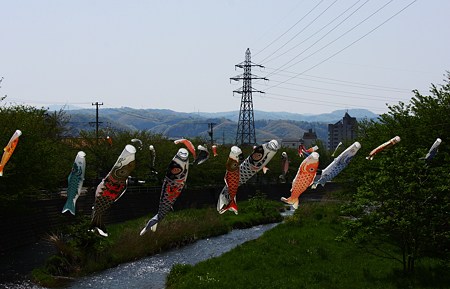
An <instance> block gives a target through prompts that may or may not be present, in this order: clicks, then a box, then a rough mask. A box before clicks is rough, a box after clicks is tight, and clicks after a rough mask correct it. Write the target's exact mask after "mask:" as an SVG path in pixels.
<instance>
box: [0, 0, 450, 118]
mask: <svg viewBox="0 0 450 289" xmlns="http://www.w3.org/2000/svg"><path fill="white" fill-rule="evenodd" d="M448 11H450V1H448V0H428V1H425V0H416V1H414V0H245V1H238V0H223V1H210V0H191V1H187V0H177V1H175V0H131V1H116V0H76V1H75V0H65V1H60V0H40V1H32V0H28V1H27V0H14V1H12V0H9V1H7V0H4V1H1V2H0V29H1V31H0V43H1V44H0V79H2V78H3V79H2V81H1V83H0V96H1V97H3V96H5V95H6V96H7V97H6V98H5V99H4V100H3V101H1V102H0V105H11V104H13V105H17V104H25V105H32V106H37V107H49V106H53V105H65V108H67V109H72V108H92V109H95V106H93V103H94V102H100V103H103V105H102V106H100V109H102V108H120V107H132V108H143V109H146V108H157V109H171V110H174V111H179V112H224V111H239V108H240V103H241V94H239V93H233V91H240V90H241V88H242V85H243V83H242V81H233V80H231V79H230V78H232V77H239V76H242V73H243V70H242V69H241V68H239V67H235V65H236V64H243V62H244V60H245V53H246V50H247V48H248V49H249V50H250V52H251V61H252V64H254V65H256V66H252V74H253V75H254V76H255V77H259V78H261V79H253V80H252V87H253V89H254V90H255V91H262V92H264V93H257V92H254V93H252V98H253V108H254V109H255V110H263V111H278V112H280V111H286V112H293V113H301V114H319V113H327V112H332V111H334V110H339V109H354V108H364V109H368V110H370V111H372V112H374V113H384V112H387V111H388V108H387V104H391V105H392V104H398V102H399V101H402V102H406V103H407V102H409V101H410V99H411V97H413V96H414V94H413V92H412V90H414V89H417V90H418V91H419V92H420V93H421V94H424V95H428V94H429V89H430V86H431V85H432V84H435V85H440V84H443V83H444V79H445V75H446V72H447V71H448V70H450V65H449V60H450V54H449V51H450V37H448V29H449V27H450V17H448ZM258 65H261V66H263V67H260V66H258ZM263 78H265V79H266V80H265V79H263Z"/></svg>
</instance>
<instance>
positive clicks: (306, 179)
mask: <svg viewBox="0 0 450 289" xmlns="http://www.w3.org/2000/svg"><path fill="white" fill-rule="evenodd" d="M318 167H319V154H318V153H316V152H313V153H311V154H310V155H309V156H308V157H307V158H305V159H304V160H303V162H302V163H301V164H300V167H299V169H298V171H297V175H296V176H295V178H294V180H293V181H292V188H291V196H290V197H289V198H287V199H286V198H284V197H282V198H281V201H283V202H285V203H286V204H289V205H292V207H294V209H297V208H298V198H299V197H300V195H301V194H302V193H303V192H304V191H306V189H307V188H308V187H309V186H310V185H311V184H312V183H313V181H314V178H315V177H316V173H317V168H318Z"/></svg>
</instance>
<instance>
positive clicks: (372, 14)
mask: <svg viewBox="0 0 450 289" xmlns="http://www.w3.org/2000/svg"><path fill="white" fill-rule="evenodd" d="M367 1H368V0H367ZM367 1H366V2H365V3H363V4H362V5H361V6H360V7H362V6H363V5H365V4H366V3H367ZM393 1H394V0H390V1H388V2H387V3H385V4H384V5H383V6H381V7H380V8H378V9H377V10H376V11H374V12H373V13H371V14H370V15H369V16H367V17H366V18H364V19H363V20H362V21H360V22H359V23H357V24H356V25H354V26H353V27H352V28H350V29H349V30H347V31H345V32H344V33H343V34H341V35H339V36H338V37H337V38H335V39H334V40H333V41H331V42H328V43H327V44H326V45H325V46H322V47H321V48H319V49H318V50H316V51H314V52H313V53H311V54H309V55H307V56H305V57H304V58H302V59H300V60H299V61H297V62H295V63H294V64H291V65H290V66H288V67H287V69H289V68H291V67H292V66H295V65H297V64H299V63H300V62H302V61H304V60H306V59H308V58H310V57H311V56H313V55H315V54H317V53H319V52H320V51H322V50H324V49H325V48H327V47H328V46H330V45H331V44H333V43H335V42H336V41H338V40H339V39H341V38H342V37H344V36H345V35H347V34H348V33H350V32H351V31H353V30H354V29H355V28H357V27H358V26H360V25H361V24H363V23H364V22H366V21H367V20H369V19H370V18H372V17H373V16H374V15H375V14H377V13H378V12H380V11H381V10H382V9H384V8H385V7H386V6H387V5H389V4H390V3H392V2H393ZM360 7H359V8H360ZM358 10H359V9H357V10H355V11H354V12H353V13H351V14H350V15H349V16H347V17H346V18H345V19H344V20H342V21H341V22H340V23H338V25H336V26H335V27H333V29H331V30H330V31H328V32H327V33H326V34H325V35H323V36H322V37H321V38H319V39H318V40H317V41H316V42H314V43H313V44H311V45H310V46H308V47H307V48H306V49H304V50H303V51H302V52H300V53H299V54H297V55H296V56H295V57H293V58H292V59H291V60H289V61H288V62H286V63H285V64H283V65H282V66H280V67H279V68H283V67H285V66H286V65H288V64H289V63H291V62H292V61H294V60H295V59H296V58H297V57H299V56H300V55H302V54H303V53H304V52H306V51H308V50H309V49H310V48H311V47H313V46H314V45H315V44H317V43H318V42H319V41H320V40H322V39H323V38H324V37H325V36H327V35H328V34H329V33H330V32H332V31H333V30H334V29H336V28H337V27H338V26H339V25H341V24H342V23H343V22H344V21H345V20H347V19H348V18H349V17H350V16H352V15H353V14H354V13H355V12H356V11H358ZM272 74H273V73H272ZM269 75H270V74H269ZM269 75H268V76H269Z"/></svg>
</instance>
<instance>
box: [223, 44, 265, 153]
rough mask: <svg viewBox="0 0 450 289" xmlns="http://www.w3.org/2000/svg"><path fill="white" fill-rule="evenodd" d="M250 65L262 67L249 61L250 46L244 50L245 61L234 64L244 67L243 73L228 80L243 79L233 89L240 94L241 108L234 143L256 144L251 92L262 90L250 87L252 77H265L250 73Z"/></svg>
mask: <svg viewBox="0 0 450 289" xmlns="http://www.w3.org/2000/svg"><path fill="white" fill-rule="evenodd" d="M252 66H258V67H262V68H264V66H262V65H259V64H254V63H252V61H251V55H250V48H247V50H246V51H245V61H244V62H241V63H239V64H236V65H235V68H236V67H239V68H242V69H244V73H243V74H241V75H238V76H235V77H231V78H230V80H234V81H239V80H243V85H242V87H241V88H240V89H239V90H234V91H233V94H234V93H239V94H241V95H242V96H241V108H240V110H239V122H238V129H237V133H236V141H235V144H236V145H254V144H256V135H255V117H254V113H253V99H252V93H253V92H259V93H264V92H263V91H259V90H254V89H253V87H252V79H264V80H268V79H267V78H265V77H258V76H256V75H253V74H252Z"/></svg>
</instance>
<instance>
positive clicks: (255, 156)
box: [252, 152, 263, 161]
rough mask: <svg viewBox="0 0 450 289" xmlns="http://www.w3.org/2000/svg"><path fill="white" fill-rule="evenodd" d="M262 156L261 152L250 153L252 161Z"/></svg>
mask: <svg viewBox="0 0 450 289" xmlns="http://www.w3.org/2000/svg"><path fill="white" fill-rule="evenodd" d="M262 157H263V154H262V153H258V152H256V153H253V154H252V159H253V160H254V161H259V160H261V159H262Z"/></svg>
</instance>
